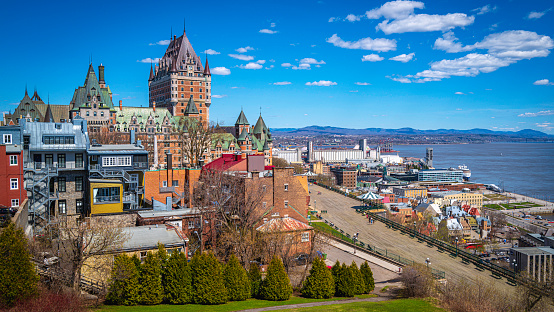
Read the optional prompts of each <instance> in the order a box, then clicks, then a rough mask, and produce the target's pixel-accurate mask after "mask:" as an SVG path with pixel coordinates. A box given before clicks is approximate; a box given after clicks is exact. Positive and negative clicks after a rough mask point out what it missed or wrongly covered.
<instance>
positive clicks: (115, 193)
mask: <svg viewBox="0 0 554 312" xmlns="http://www.w3.org/2000/svg"><path fill="white" fill-rule="evenodd" d="M119 194H120V193H119V187H103V188H95V189H93V191H92V201H93V203H95V204H103V203H106V202H109V203H114V202H115V203H119V201H120V196H119Z"/></svg>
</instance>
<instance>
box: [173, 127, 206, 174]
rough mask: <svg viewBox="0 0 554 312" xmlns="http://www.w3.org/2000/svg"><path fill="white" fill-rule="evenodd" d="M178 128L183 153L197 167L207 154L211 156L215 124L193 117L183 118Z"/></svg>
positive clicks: (191, 164) (192, 165)
mask: <svg viewBox="0 0 554 312" xmlns="http://www.w3.org/2000/svg"><path fill="white" fill-rule="evenodd" d="M178 129H179V130H178V135H179V140H178V141H179V143H180V144H181V153H182V155H183V157H186V158H187V160H188V162H189V165H190V166H191V167H197V166H198V163H199V162H200V161H201V160H203V159H204V157H205V156H208V157H209V153H210V148H211V144H212V133H213V129H214V126H213V125H205V124H203V123H202V122H200V121H198V120H196V119H192V118H181V119H180V121H179V127H178Z"/></svg>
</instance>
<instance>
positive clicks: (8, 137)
mask: <svg viewBox="0 0 554 312" xmlns="http://www.w3.org/2000/svg"><path fill="white" fill-rule="evenodd" d="M3 142H4V144H12V135H11V134H4V141H3Z"/></svg>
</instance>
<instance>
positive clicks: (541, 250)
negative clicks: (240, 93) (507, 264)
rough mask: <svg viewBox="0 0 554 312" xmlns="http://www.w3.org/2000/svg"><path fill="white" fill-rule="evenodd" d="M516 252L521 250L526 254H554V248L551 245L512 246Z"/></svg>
mask: <svg viewBox="0 0 554 312" xmlns="http://www.w3.org/2000/svg"><path fill="white" fill-rule="evenodd" d="M512 249H513V250H514V251H516V252H520V253H522V254H524V255H530V256H533V255H546V254H554V248H551V247H518V248H512Z"/></svg>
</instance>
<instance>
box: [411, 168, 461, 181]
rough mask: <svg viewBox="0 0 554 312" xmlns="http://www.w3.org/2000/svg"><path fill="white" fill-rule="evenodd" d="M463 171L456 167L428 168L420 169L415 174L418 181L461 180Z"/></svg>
mask: <svg viewBox="0 0 554 312" xmlns="http://www.w3.org/2000/svg"><path fill="white" fill-rule="evenodd" d="M463 174H464V173H463V171H462V170H457V169H429V170H420V171H419V172H418V175H417V179H418V181H434V182H462V181H463Z"/></svg>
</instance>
